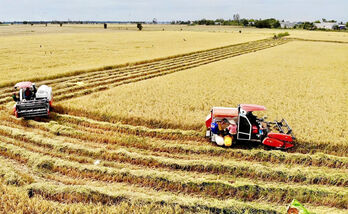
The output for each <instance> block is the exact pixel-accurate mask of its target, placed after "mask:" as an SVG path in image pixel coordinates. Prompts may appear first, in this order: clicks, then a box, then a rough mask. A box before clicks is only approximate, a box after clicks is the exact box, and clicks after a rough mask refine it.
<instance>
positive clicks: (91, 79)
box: [0, 40, 286, 103]
mask: <svg viewBox="0 0 348 214" xmlns="http://www.w3.org/2000/svg"><path fill="white" fill-rule="evenodd" d="M267 42H269V43H267ZM285 42H286V40H281V41H272V40H266V41H261V42H260V41H256V42H254V43H255V44H253V43H250V44H240V45H239V46H238V47H233V48H232V49H231V48H230V47H228V48H224V49H218V50H213V51H206V52H201V53H199V54H198V55H197V54H191V55H189V56H190V58H189V59H187V58H186V57H187V56H182V57H178V58H173V59H170V60H173V62H172V63H173V64H170V62H166V60H164V65H160V66H158V65H157V67H156V66H153V67H152V68H150V69H146V67H147V66H146V64H144V65H143V66H144V67H145V69H144V71H137V70H135V68H133V67H132V66H130V67H126V68H125V69H124V71H123V72H122V73H123V75H127V74H128V76H129V75H131V76H133V75H135V77H132V78H136V77H139V75H140V74H138V75H137V73H145V74H146V75H149V73H150V74H153V73H161V72H162V71H167V70H174V72H176V71H179V70H185V69H188V68H192V67H196V66H199V65H203V64H207V63H211V62H214V61H217V60H221V59H225V58H229V57H233V56H236V55H240V54H245V53H249V52H251V51H257V50H261V49H265V48H268V47H273V46H274V45H278V44H283V43H285ZM196 55H197V56H196ZM190 60H191V61H190ZM147 68H148V67H147ZM151 70H152V72H151ZM149 71H150V72H149ZM132 72H134V74H133V75H132ZM105 73H106V72H103V71H99V73H98V72H93V74H89V76H87V78H80V77H79V76H76V77H74V78H73V77H71V78H70V79H68V78H67V79H65V78H64V83H65V84H64V85H62V86H60V87H59V86H58V87H54V86H55V85H54V81H53V80H52V82H51V84H52V86H53V89H54V91H55V92H56V93H57V95H58V100H59V95H60V94H64V93H67V92H68V91H69V92H73V91H78V90H81V89H84V88H86V87H88V88H91V87H95V86H100V85H104V84H110V83H112V82H115V81H120V80H117V79H120V78H121V77H120V72H119V71H118V70H112V71H111V72H107V73H106V74H105ZM164 74H167V73H164ZM164 74H162V75H164ZM100 75H102V76H104V77H98V76H100ZM121 76H122V75H121ZM140 76H144V75H140ZM115 77H116V78H117V79H116V80H110V79H112V78H115ZM152 77H154V76H151V78H152ZM98 78H99V79H98ZM128 78H130V77H128ZM128 78H127V79H128ZM123 79H124V78H123ZM84 80H87V82H86V83H84V86H74V87H73V88H71V87H69V89H66V86H67V85H69V84H74V83H76V82H77V81H84ZM121 80H122V78H121ZM57 82H61V81H60V80H59V79H57ZM44 83H46V84H47V83H49V82H44ZM39 84H40V83H39ZM41 84H42V83H41ZM5 91H6V92H10V90H9V89H5ZM5 96H7V98H6V97H5ZM9 97H10V94H8V95H7V93H3V95H1V97H0V103H4V102H7V101H10V98H9Z"/></svg>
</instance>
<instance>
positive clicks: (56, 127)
mask: <svg viewBox="0 0 348 214" xmlns="http://www.w3.org/2000/svg"><path fill="white" fill-rule="evenodd" d="M4 120H7V121H9V123H10V124H7V125H10V126H13V127H16V128H26V127H22V126H21V124H20V123H18V122H19V121H18V120H16V119H6V118H5V119H4ZM56 121H57V122H58V123H59V124H58V123H57V124H54V123H52V121H51V123H50V124H47V123H36V122H33V123H30V124H29V125H30V126H32V127H33V128H36V129H41V130H43V131H45V132H50V133H54V134H59V135H63V136H67V137H70V138H74V139H78V140H83V141H84V140H87V141H93V140H94V141H98V142H104V143H107V144H112V145H114V144H117V145H121V146H123V147H125V148H127V147H133V148H137V149H144V150H148V151H152V152H160V153H164V155H166V154H171V153H175V154H183V155H185V156H186V155H188V156H190V155H198V156H204V157H207V156H209V157H216V158H218V157H219V158H221V157H225V158H228V159H231V158H232V159H235V160H244V161H252V162H259V163H263V162H267V163H268V162H271V163H275V164H289V165H293V164H295V165H301V166H318V167H327V168H337V169H347V168H348V159H347V158H345V157H337V156H332V155H326V154H318V155H316V154H312V155H310V154H299V153H285V152H281V151H265V150H264V149H263V148H261V149H255V148H254V149H251V148H246V149H240V148H230V149H225V148H221V147H217V146H215V145H212V144H211V143H210V142H207V141H198V142H197V141H187V140H184V141H183V140H179V139H180V137H183V138H184V139H185V136H188V138H190V136H192V135H193V136H194V134H195V133H190V132H186V131H182V130H167V129H158V130H156V129H148V128H146V127H133V126H129V125H123V124H112V123H105V122H99V121H93V120H91V119H87V118H78V117H74V116H68V115H60V116H57V118H56ZM16 123H17V124H19V125H20V126H19V127H18V126H14V124H16ZM61 124H64V125H61ZM4 125H6V124H4ZM27 125H28V124H27ZM72 130H76V131H72ZM120 131H121V132H120ZM171 132H172V133H171ZM115 133H117V135H115ZM118 133H120V134H121V133H123V134H126V135H122V134H121V135H122V136H124V137H125V140H121V137H120V136H119V134H118ZM157 133H159V134H157ZM87 134H88V135H89V137H86V136H85V135H87ZM129 134H130V139H132V141H134V142H132V141H130V140H128V137H127V135H129ZM132 135H133V137H132ZM134 135H135V136H134ZM144 137H151V138H144ZM152 137H155V138H152ZM177 137H179V138H177ZM156 138H158V140H157V139H156ZM160 139H166V140H170V139H172V140H170V141H168V142H164V143H162V142H163V141H161V140H160Z"/></svg>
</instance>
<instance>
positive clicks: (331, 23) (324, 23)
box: [314, 22, 338, 30]
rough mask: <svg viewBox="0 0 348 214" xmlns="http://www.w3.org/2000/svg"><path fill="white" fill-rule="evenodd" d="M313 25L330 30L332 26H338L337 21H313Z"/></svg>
mask: <svg viewBox="0 0 348 214" xmlns="http://www.w3.org/2000/svg"><path fill="white" fill-rule="evenodd" d="M314 26H315V27H317V28H318V29H328V30H332V29H334V26H338V24H337V22H321V23H314Z"/></svg>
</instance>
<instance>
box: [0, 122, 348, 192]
mask: <svg viewBox="0 0 348 214" xmlns="http://www.w3.org/2000/svg"><path fill="white" fill-rule="evenodd" d="M1 128H2V129H5V128H4V127H1ZM3 132H5V134H6V133H7V134H9V135H10V132H12V133H11V134H12V135H13V136H14V137H16V136H17V138H20V140H23V139H25V140H26V141H28V142H30V143H33V144H37V145H43V146H45V147H49V148H52V149H53V148H54V150H57V151H60V152H67V153H69V154H71V153H75V154H78V155H85V156H87V157H93V158H99V159H103V160H106V161H118V162H127V163H130V164H135V165H141V166H146V167H162V168H167V169H170V170H184V171H196V172H209V173H214V174H231V175H234V176H237V177H246V178H251V179H256V180H258V179H261V180H269V181H279V182H295V183H303V184H328V185H334V186H348V179H347V178H346V176H345V173H338V172H336V173H334V172H326V171H327V170H324V169H321V170H320V172H314V171H315V170H314V169H313V170H311V171H312V172H310V171H308V170H307V171H306V172H305V173H304V172H303V171H305V170H304V169H303V170H301V169H300V168H298V169H294V170H286V169H285V168H277V169H270V168H269V167H264V166H261V165H259V166H255V165H254V166H250V164H249V163H243V162H238V163H233V162H226V163H220V162H216V161H204V160H202V161H199V160H189V161H187V160H177V159H171V158H161V157H155V156H144V155H140V156H139V155H137V154H136V153H128V152H122V151H112V152H108V151H106V150H105V149H102V150H95V149H94V150H93V149H89V148H84V147H82V146H74V145H70V144H67V143H66V144H61V143H59V142H57V141H54V140H46V141H45V140H44V139H40V138H39V137H38V136H31V135H30V134H22V135H21V134H20V131H19V130H16V129H10V128H9V130H7V131H3ZM49 141H51V142H49Z"/></svg>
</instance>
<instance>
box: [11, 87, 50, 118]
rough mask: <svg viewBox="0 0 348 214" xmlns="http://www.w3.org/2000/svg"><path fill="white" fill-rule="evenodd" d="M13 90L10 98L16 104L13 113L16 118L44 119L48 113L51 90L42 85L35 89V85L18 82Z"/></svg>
mask: <svg viewBox="0 0 348 214" xmlns="http://www.w3.org/2000/svg"><path fill="white" fill-rule="evenodd" d="M14 88H15V90H19V91H18V96H17V93H14V94H13V96H12V98H13V100H14V101H15V102H16V104H15V106H14V109H13V112H14V114H15V115H16V117H24V118H32V117H45V116H48V115H49V113H50V109H51V107H52V102H53V96H52V88H51V87H48V86H47V85H42V86H40V87H39V88H38V89H36V85H35V83H31V82H20V83H17V84H16V85H15V86H14Z"/></svg>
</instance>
